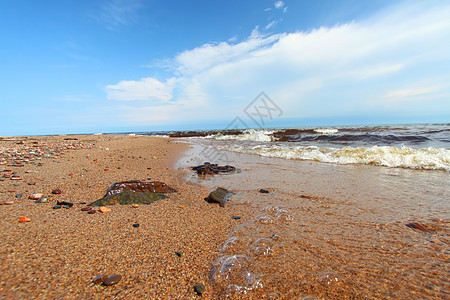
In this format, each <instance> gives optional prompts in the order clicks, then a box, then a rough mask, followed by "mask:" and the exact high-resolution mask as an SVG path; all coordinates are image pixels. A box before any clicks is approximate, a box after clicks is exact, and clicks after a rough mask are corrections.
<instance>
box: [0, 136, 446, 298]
mask: <svg viewBox="0 0 450 300" xmlns="http://www.w3.org/2000/svg"><path fill="white" fill-rule="evenodd" d="M64 138H68V137H66V136H57V137H32V138H27V139H24V138H20V139H17V140H15V141H5V140H3V141H0V146H1V147H2V151H4V150H5V149H8V148H14V147H15V148H20V147H25V146H26V147H35V148H39V147H43V148H45V145H49V144H55V145H62V144H68V143H69V144H70V143H74V145H72V146H71V147H72V148H75V149H76V150H75V149H72V150H70V149H67V150H62V151H63V152H64V154H61V155H58V156H59V157H58V158H56V157H55V158H44V159H42V162H43V165H42V166H38V161H37V162H36V163H35V164H33V165H32V164H30V163H24V166H23V167H19V166H16V167H11V166H8V165H7V164H4V165H0V170H5V169H10V170H13V171H16V172H17V173H18V175H20V176H21V177H22V180H10V179H9V178H4V181H1V182H0V192H1V193H0V201H8V200H13V201H14V203H13V204H12V205H1V206H0V215H1V218H0V220H1V221H0V222H1V223H0V225H1V228H2V230H1V241H2V243H1V244H0V255H1V257H2V259H1V262H0V266H1V269H0V270H1V274H2V275H1V277H0V298H2V299H17V298H39V299H59V298H61V299H105V298H117V299H139V298H144V299H145V298H147V299H196V298H203V299H222V298H231V299H237V298H243V299H303V298H305V297H306V298H305V299H315V298H317V299H348V298H357V299H359V298H367V299H379V298H393V299H396V298H398V299H401V298H402V299H404V298H426V299H445V298H448V296H449V281H448V273H449V272H448V270H449V265H448V254H449V252H448V249H449V239H448V230H449V229H448V219H445V218H442V215H444V216H445V215H447V216H448V212H442V211H441V212H440V213H441V214H440V215H438V217H436V218H433V213H431V214H430V215H428V214H427V213H423V214H422V213H421V211H420V210H419V211H418V212H417V213H416V214H415V215H416V216H418V219H414V218H412V217H410V216H409V214H407V213H402V214H400V215H401V216H405V217H404V218H398V219H397V220H393V219H392V216H394V215H392V214H391V215H390V216H389V218H388V219H386V218H385V217H383V216H384V215H386V214H384V212H383V211H381V212H377V208H378V207H379V206H380V205H381V206H382V205H384V204H385V202H380V203H381V204H378V202H377V201H375V202H374V203H375V204H373V205H362V206H361V205H360V204H358V203H357V202H356V201H354V199H353V198H354V197H353V196H352V199H353V200H352V201H350V200H351V199H348V198H346V197H343V196H342V195H344V194H345V190H340V191H338V193H336V194H335V195H334V194H333V193H332V192H330V191H332V189H330V188H325V185H326V184H327V181H326V180H325V179H324V178H322V177H319V176H316V175H317V173H314V172H313V171H314V170H320V167H319V165H317V164H316V165H314V164H313V165H310V167H309V168H310V169H309V171H310V172H309V173H308V172H307V171H308V168H307V165H306V164H305V165H304V166H302V171H303V172H299V173H298V174H296V175H299V174H300V173H301V174H303V175H302V176H303V178H302V180H303V181H301V182H299V181H298V180H300V178H301V176H294V177H293V176H288V175H287V174H289V172H290V170H291V169H289V167H287V166H284V165H283V164H279V165H277V164H276V163H275V164H273V162H274V161H273V160H270V161H265V160H260V159H257V158H253V159H249V158H248V157H245V156H241V157H240V158H238V159H236V160H235V161H234V163H236V166H237V167H239V168H241V171H240V173H239V172H236V173H233V174H226V175H221V176H214V177H203V178H198V177H196V176H195V177H192V175H190V174H191V173H189V171H188V170H187V166H188V165H195V164H197V163H199V162H203V161H202V160H203V157H201V155H200V154H199V153H198V151H197V152H196V151H195V148H191V147H192V145H190V144H186V143H179V142H174V141H173V140H171V139H166V138H154V137H141V136H112V135H99V136H70V138H76V139H77V140H64ZM20 140H22V141H23V144H17V143H19V142H20ZM36 142H37V143H36ZM81 146H83V147H81ZM186 150H191V151H188V152H184V153H185V154H184V155H187V157H186V156H185V157H184V158H183V159H181V161H182V163H181V164H177V165H176V167H175V168H174V165H175V163H176V161H177V160H178V159H180V158H181V156H182V154H183V151H186ZM271 164H272V165H271ZM335 170H340V171H342V170H344V169H343V168H340V167H338V168H337V169H335ZM26 171H29V172H28V173H26ZM322 171H323V172H322V173H323V174H325V173H327V172H325V171H324V170H322ZM4 173H6V172H2V173H0V175H2V174H4ZM328 173H330V172H328ZM337 174H339V172H337ZM330 176H331V175H330ZM148 178H151V180H158V181H163V182H165V183H167V184H168V185H170V186H171V187H173V188H175V189H177V190H178V193H173V194H169V196H170V198H168V199H162V200H159V201H157V202H155V203H153V204H150V205H140V206H139V207H138V208H133V207H131V206H129V205H124V206H122V205H115V206H111V208H112V211H111V212H109V213H105V214H102V213H100V212H98V213H96V214H93V215H89V214H87V213H86V212H83V211H80V209H81V208H82V207H84V206H85V205H84V204H79V203H80V202H87V203H90V202H92V201H94V200H97V199H99V198H101V197H102V196H103V195H104V194H105V192H106V189H107V188H108V187H109V186H110V185H111V184H113V183H114V182H118V181H122V180H132V179H138V180H147V179H148ZM186 178H188V181H186V180H185V179H186ZM336 178H338V177H336ZM293 179H295V180H294V181H292V180H293ZM356 181H357V180H356ZM30 182H31V183H32V182H35V185H28V183H30ZM302 183H307V184H302ZM14 184H18V186H14ZM218 185H220V186H224V187H226V188H228V189H230V190H232V191H233V192H235V193H236V195H234V196H233V197H232V199H231V201H230V203H229V204H228V205H226V206H225V207H219V205H216V204H208V203H207V202H205V201H204V198H205V197H206V196H207V195H208V192H209V190H210V188H212V187H214V186H218ZM55 188H60V189H61V190H62V194H60V195H51V191H52V190H53V189H55ZM260 188H267V189H268V190H269V194H262V193H259V192H258V190H259V189H260ZM346 188H347V190H352V189H353V190H354V191H355V195H356V196H355V197H357V196H358V195H359V194H358V192H357V191H358V188H353V187H352V186H347V187H346ZM361 189H363V187H362V188H361ZM393 189H394V190H395V188H393ZM31 193H43V194H45V195H47V196H48V197H49V202H47V203H41V204H36V203H34V201H33V200H29V199H28V195H29V194H31ZM15 194H22V195H23V196H22V197H21V198H15V196H14V195H15ZM369 194H370V193H369ZM374 198H375V199H376V195H374ZM56 200H59V201H61V200H65V201H70V202H73V203H75V204H74V207H72V208H70V209H59V210H53V209H52V206H53V205H54V204H55V203H56ZM384 200H385V199H384ZM394 208H395V209H397V207H396V206H394ZM400 208H401V206H400ZM395 209H394V210H395ZM21 216H26V217H29V218H30V219H31V221H30V222H27V223H19V218H20V217H21ZM232 216H239V217H241V218H240V219H237V220H236V219H233V218H232ZM375 216H378V217H375ZM408 222H422V223H423V225H424V226H425V227H426V229H427V231H420V230H417V229H413V228H410V227H407V226H406V225H405V224H407V223H408ZM134 223H139V224H140V226H139V227H137V228H135V227H133V226H132V224H134ZM177 251H181V252H183V254H182V256H181V257H178V256H177V255H176V253H175V252H177ZM100 274H109V275H111V274H120V275H122V276H123V278H122V280H121V281H120V282H119V283H118V284H117V285H113V286H109V287H106V286H102V285H98V284H92V283H91V281H92V279H93V278H94V277H96V276H98V275H100ZM198 283H202V284H204V285H205V286H206V292H205V293H204V294H203V295H202V296H198V295H197V294H196V293H195V292H194V289H193V287H194V285H196V284H198ZM308 297H309V298H308ZM312 297H315V298H312Z"/></svg>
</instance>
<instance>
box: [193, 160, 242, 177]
mask: <svg viewBox="0 0 450 300" xmlns="http://www.w3.org/2000/svg"><path fill="white" fill-rule="evenodd" d="M191 169H192V170H194V171H195V172H196V173H197V174H199V175H205V174H210V175H212V174H219V173H227V172H232V171H235V170H236V168H235V167H233V166H229V165H226V166H219V165H218V164H210V163H209V162H205V163H204V164H203V165H199V166H196V167H192V168H191Z"/></svg>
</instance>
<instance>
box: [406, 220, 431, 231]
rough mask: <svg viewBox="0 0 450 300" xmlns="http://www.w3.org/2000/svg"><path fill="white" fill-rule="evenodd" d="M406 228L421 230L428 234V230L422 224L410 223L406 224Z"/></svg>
mask: <svg viewBox="0 0 450 300" xmlns="http://www.w3.org/2000/svg"><path fill="white" fill-rule="evenodd" d="M406 226H408V227H409V228H412V229H417V230H420V231H422V232H428V229H427V228H426V227H425V226H423V225H422V224H420V223H416V222H413V223H408V224H406Z"/></svg>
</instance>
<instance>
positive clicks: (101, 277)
mask: <svg viewBox="0 0 450 300" xmlns="http://www.w3.org/2000/svg"><path fill="white" fill-rule="evenodd" d="M106 278H108V277H107V276H106V275H103V274H102V275H98V276H97V277H95V278H94V279H92V283H103V282H105V280H106Z"/></svg>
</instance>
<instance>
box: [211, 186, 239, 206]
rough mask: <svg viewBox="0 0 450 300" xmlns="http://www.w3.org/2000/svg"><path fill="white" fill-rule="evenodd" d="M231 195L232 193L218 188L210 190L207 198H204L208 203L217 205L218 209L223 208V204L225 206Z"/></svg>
mask: <svg viewBox="0 0 450 300" xmlns="http://www.w3.org/2000/svg"><path fill="white" fill-rule="evenodd" d="M231 195H234V193H232V192H230V191H229V190H227V189H224V188H222V187H218V188H215V189H214V190H212V191H211V192H210V193H209V196H208V198H206V199H205V200H206V201H208V202H209V203H213V202H216V203H219V205H220V207H224V206H225V204H227V202H228V201H229V200H230V196H231Z"/></svg>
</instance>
